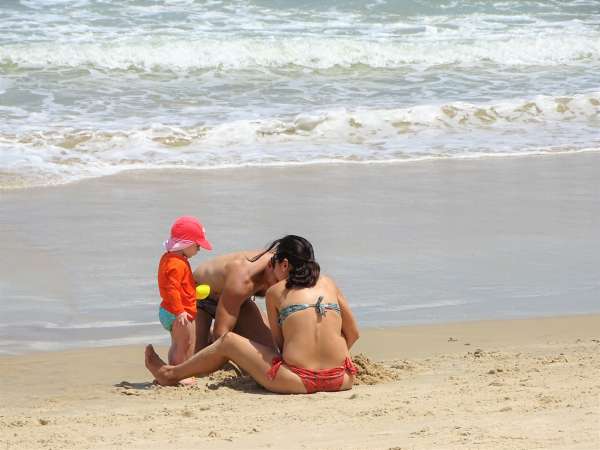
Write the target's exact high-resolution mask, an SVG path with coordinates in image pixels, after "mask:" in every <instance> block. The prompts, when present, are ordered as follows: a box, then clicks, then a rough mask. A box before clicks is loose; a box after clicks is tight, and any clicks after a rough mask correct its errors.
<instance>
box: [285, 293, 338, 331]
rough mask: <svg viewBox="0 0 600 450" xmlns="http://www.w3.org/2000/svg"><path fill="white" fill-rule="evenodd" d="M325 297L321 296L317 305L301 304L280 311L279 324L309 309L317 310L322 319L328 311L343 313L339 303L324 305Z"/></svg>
mask: <svg viewBox="0 0 600 450" xmlns="http://www.w3.org/2000/svg"><path fill="white" fill-rule="evenodd" d="M323 298H324V297H323V296H322V295H320V296H319V297H318V298H317V303H313V304H312V305H310V304H307V303H299V304H295V305H289V306H286V307H285V308H283V309H281V310H280V311H279V318H278V322H279V325H281V324H282V323H283V321H284V320H285V319H287V317H288V316H289V315H290V314H293V313H295V312H296V311H302V310H304V309H308V308H315V311H317V314H318V315H319V316H320V317H323V316H324V315H325V314H326V313H327V310H328V309H331V310H334V311H337V312H338V313H341V311H340V305H338V304H337V303H323Z"/></svg>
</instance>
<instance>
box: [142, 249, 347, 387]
mask: <svg viewBox="0 0 600 450" xmlns="http://www.w3.org/2000/svg"><path fill="white" fill-rule="evenodd" d="M287 270H288V269H287V260H284V262H283V263H276V264H275V268H274V275H275V276H276V277H277V278H278V279H279V280H283V281H279V282H278V283H277V284H275V285H274V286H273V287H272V288H270V289H269V291H268V292H267V295H266V299H267V312H268V316H269V321H270V323H271V330H272V331H273V339H274V340H275V341H276V342H277V346H278V347H280V348H281V350H282V353H281V355H280V354H279V352H278V351H277V350H275V348H274V347H273V346H266V345H262V344H260V343H257V342H252V341H251V340H249V339H247V338H245V337H243V336H240V335H238V334H236V333H234V332H226V333H224V334H223V335H221V336H220V337H219V338H218V339H217V340H215V342H213V343H212V344H211V345H209V346H208V347H205V348H204V349H202V350H201V351H200V352H198V353H196V354H195V355H194V356H192V358H190V359H189V360H187V361H185V362H184V363H182V364H179V365H177V366H170V365H166V364H165V363H164V361H163V360H161V359H160V358H159V356H158V355H157V354H156V352H155V351H154V348H153V347H152V346H151V345H148V346H147V347H146V354H145V363H146V367H147V368H148V370H149V371H150V372H151V373H152V375H154V377H155V379H156V381H157V382H158V384H161V385H175V384H177V383H178V381H179V380H181V379H184V378H187V377H189V376H192V375H206V374H209V373H211V372H214V371H215V370H218V369H219V368H220V367H222V366H223V365H224V364H225V363H226V362H227V361H228V360H229V361H233V362H234V363H235V364H237V365H238V366H239V367H240V368H242V369H243V370H245V371H246V372H247V373H248V374H249V375H250V376H252V378H254V379H255V380H256V381H257V382H258V383H259V384H260V385H262V386H263V387H265V388H266V389H268V390H270V391H272V392H278V393H288V394H300V393H306V388H305V386H304V384H303V383H302V380H301V379H300V377H299V376H298V375H297V374H296V373H294V372H292V371H291V370H290V369H289V368H288V367H286V366H285V365H282V366H281V367H280V369H279V371H278V372H277V375H276V376H275V377H274V378H273V379H270V378H269V377H268V376H267V372H268V371H269V369H270V367H271V361H272V360H273V358H274V357H278V356H283V359H284V361H286V362H287V363H290V364H294V365H298V366H300V367H305V368H308V369H314V370H318V369H327V368H330V367H335V366H339V365H340V363H341V362H342V361H343V360H344V358H345V357H346V356H348V352H349V349H350V347H351V346H352V344H354V342H356V340H357V339H358V335H359V334H358V333H359V332H358V327H357V324H356V320H355V318H354V315H353V314H352V311H351V310H350V307H349V305H348V302H347V300H346V298H345V297H344V295H343V294H342V293H341V292H340V290H339V289H338V287H337V286H336V284H335V283H334V282H333V280H331V279H330V278H329V277H326V276H321V277H320V278H319V280H318V282H317V284H316V285H315V286H314V287H311V288H304V289H293V290H288V289H286V288H285V280H284V279H285V276H286V275H287ZM318 296H323V297H324V298H325V299H326V300H327V302H333V303H338V304H339V306H340V314H338V313H336V312H331V311H330V312H328V313H327V314H326V315H324V316H323V317H320V318H318V317H317V316H316V314H315V310H314V309H307V310H303V311H299V312H296V313H294V314H293V315H291V316H289V317H288V318H287V319H286V320H285V322H284V324H283V326H280V325H279V324H278V322H277V317H278V312H279V310H280V309H281V308H283V307H285V306H287V305H291V304H297V303H314V301H315V299H316V297H318ZM353 379H354V378H353V376H352V375H350V374H349V373H346V374H344V380H343V383H342V386H341V387H340V390H345V389H350V388H351V387H352V384H353Z"/></svg>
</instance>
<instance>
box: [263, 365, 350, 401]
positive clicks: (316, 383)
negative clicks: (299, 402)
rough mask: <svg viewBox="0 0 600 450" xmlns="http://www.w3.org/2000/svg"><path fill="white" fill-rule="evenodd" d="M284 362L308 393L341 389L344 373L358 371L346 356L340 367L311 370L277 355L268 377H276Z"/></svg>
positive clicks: (270, 378)
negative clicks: (290, 362) (287, 361)
mask: <svg viewBox="0 0 600 450" xmlns="http://www.w3.org/2000/svg"><path fill="white" fill-rule="evenodd" d="M282 364H284V365H285V367H287V368H288V369H290V370H291V371H292V372H294V373H295V374H296V375H298V376H299V377H300V379H301V380H302V383H304V387H305V388H306V393H307V394H312V393H313V392H330V391H339V390H340V388H341V387H342V384H343V383H344V374H345V373H346V372H348V373H349V374H351V375H356V372H357V370H356V366H355V365H354V363H353V362H352V360H351V359H350V358H349V357H346V359H345V360H344V364H343V365H342V366H340V367H334V368H333V369H321V370H310V369H303V368H302V367H296V366H291V365H289V364H286V363H284V362H283V360H282V359H281V358H280V357H279V356H276V357H275V358H273V361H272V362H271V368H270V369H269V371H268V372H267V378H268V379H269V380H272V379H274V378H275V376H276V375H277V372H278V371H279V368H280V367H281V365H282Z"/></svg>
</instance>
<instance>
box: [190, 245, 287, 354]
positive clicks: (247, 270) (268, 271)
mask: <svg viewBox="0 0 600 450" xmlns="http://www.w3.org/2000/svg"><path fill="white" fill-rule="evenodd" d="M263 252H264V251H262V250H246V251H240V252H235V253H229V254H226V255H222V256H218V257H216V258H213V259H210V260H208V261H205V262H203V263H202V264H200V265H199V266H198V267H197V268H196V270H195V271H194V279H195V280H196V283H198V284H208V285H209V286H210V289H211V293H210V295H209V298H208V299H206V300H202V301H199V302H198V316H197V318H196V351H199V350H201V349H202V348H204V347H205V346H206V345H208V343H209V342H210V341H211V335H210V325H211V322H212V319H214V321H215V322H214V326H213V332H212V334H213V335H212V338H215V339H216V338H218V337H219V336H222V335H223V334H224V333H226V332H227V331H236V333H238V334H240V335H242V336H244V337H247V338H249V339H252V340H254V341H257V342H259V343H261V344H264V345H270V346H272V345H273V342H272V337H271V333H270V330H269V327H268V325H267V323H266V321H265V319H264V317H263V315H262V314H261V312H260V310H259V308H258V306H256V304H255V303H254V302H253V301H251V300H250V299H251V298H252V297H253V296H255V295H259V296H264V293H265V292H266V290H267V289H268V288H269V287H270V286H272V285H273V284H275V283H276V282H277V281H278V280H277V279H276V278H275V277H274V275H273V269H272V267H270V264H269V262H270V260H271V256H272V254H271V253H265V254H263V255H262V256H261V257H260V258H258V259H257V260H256V261H251V259H252V258H254V257H256V256H258V255H260V254H261V253H263Z"/></svg>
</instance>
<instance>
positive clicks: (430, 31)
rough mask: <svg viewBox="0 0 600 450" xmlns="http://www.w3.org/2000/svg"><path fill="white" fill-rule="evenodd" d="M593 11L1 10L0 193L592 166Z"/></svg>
mask: <svg viewBox="0 0 600 450" xmlns="http://www.w3.org/2000/svg"><path fill="white" fill-rule="evenodd" d="M598 73H600V3H598V2H597V1H595V0H594V1H575V2H562V1H535V2H533V1H502V2H487V1H460V2H459V1H407V2H392V1H344V2H342V1H304V2H297V1H294V2H292V1H283V0H282V1H256V0H255V1H248V0H243V1H106V0H104V1H100V0H89V1H88V0H80V1H62V0H36V1H34V0H31V1H25V0H23V1H11V2H3V3H2V6H0V187H2V188H15V187H23V186H33V185H47V184H55V183H65V182H69V181H73V180H78V179H82V178H87V177H95V176H102V175H109V174H112V173H116V172H119V171H122V170H126V169H145V168H160V167H188V168H198V169H215V168H221V167H232V166H244V165H272V164H298V163H300V164H306V163H327V162H331V161H336V162H353V163H356V162H358V163H360V162H372V161H380V162H385V161H398V160H414V159H429V158H457V157H458V158H461V157H468V158H472V157H476V158H477V157H485V156H487V155H490V154H492V155H496V154H500V155H514V154H525V153H528V154H530V153H534V154H545V153H553V152H576V151H597V150H598V148H600V116H599V114H600V76H599V75H598Z"/></svg>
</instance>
